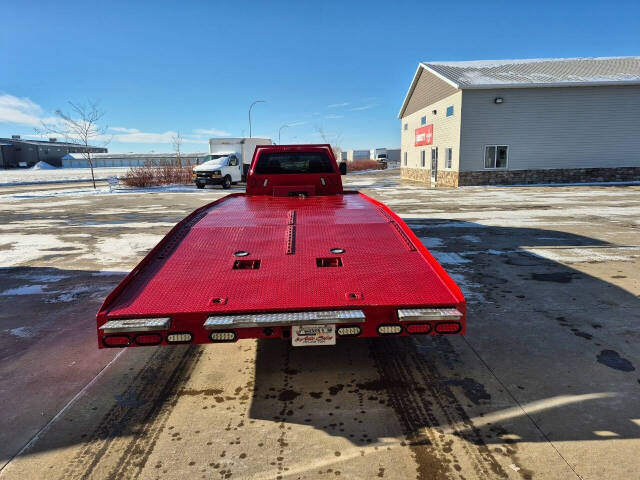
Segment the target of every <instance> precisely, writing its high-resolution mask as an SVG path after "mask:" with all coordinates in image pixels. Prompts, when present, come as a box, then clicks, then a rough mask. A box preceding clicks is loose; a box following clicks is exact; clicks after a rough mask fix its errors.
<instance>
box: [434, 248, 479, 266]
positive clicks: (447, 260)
mask: <svg viewBox="0 0 640 480" xmlns="http://www.w3.org/2000/svg"><path fill="white" fill-rule="evenodd" d="M430 252H431V254H432V255H433V256H434V257H436V260H438V262H439V263H441V264H445V265H460V264H462V263H469V262H471V260H467V259H466V258H463V257H461V256H460V255H458V254H457V253H454V252H441V251H439V250H430Z"/></svg>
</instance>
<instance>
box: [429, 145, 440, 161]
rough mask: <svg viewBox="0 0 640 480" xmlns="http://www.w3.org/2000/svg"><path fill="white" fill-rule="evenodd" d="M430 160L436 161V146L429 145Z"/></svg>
mask: <svg viewBox="0 0 640 480" xmlns="http://www.w3.org/2000/svg"><path fill="white" fill-rule="evenodd" d="M431 160H432V161H433V160H435V161H436V162H437V161H438V147H431Z"/></svg>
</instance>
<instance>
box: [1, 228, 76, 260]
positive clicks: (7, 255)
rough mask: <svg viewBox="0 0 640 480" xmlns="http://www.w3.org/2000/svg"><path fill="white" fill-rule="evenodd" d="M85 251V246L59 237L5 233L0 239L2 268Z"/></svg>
mask: <svg viewBox="0 0 640 480" xmlns="http://www.w3.org/2000/svg"><path fill="white" fill-rule="evenodd" d="M7 247H8V248H7ZM84 250H85V246H84V245H82V244H80V243H72V242H67V241H64V240H62V239H61V238H60V237H59V236H57V235H52V234H24V233H4V234H3V235H2V237H0V267H15V266H18V265H22V264H24V263H29V262H33V261H34V260H38V259H39V258H42V257H45V256H49V255H56V256H63V255H77V254H78V252H82V251H84Z"/></svg>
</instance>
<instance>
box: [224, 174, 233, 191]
mask: <svg viewBox="0 0 640 480" xmlns="http://www.w3.org/2000/svg"><path fill="white" fill-rule="evenodd" d="M222 188H224V189H225V190H229V189H230V188H231V177H230V176H229V175H227V176H226V177H224V179H223V180H222Z"/></svg>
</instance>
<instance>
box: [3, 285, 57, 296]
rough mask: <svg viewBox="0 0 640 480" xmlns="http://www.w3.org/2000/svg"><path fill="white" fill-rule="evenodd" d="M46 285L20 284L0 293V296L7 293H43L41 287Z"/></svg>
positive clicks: (7, 294)
mask: <svg viewBox="0 0 640 480" xmlns="http://www.w3.org/2000/svg"><path fill="white" fill-rule="evenodd" d="M45 286H46V285H22V286H20V287H16V288H10V289H9V290H5V291H4V292H1V293H0V296H5V297H6V296H9V295H37V294H40V293H43V289H44V287H45Z"/></svg>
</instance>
